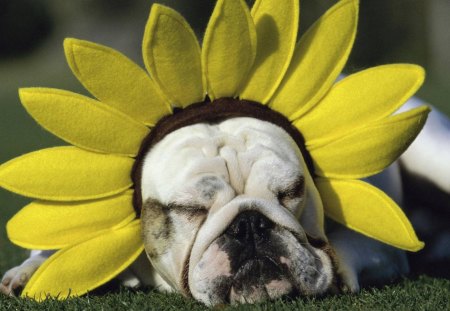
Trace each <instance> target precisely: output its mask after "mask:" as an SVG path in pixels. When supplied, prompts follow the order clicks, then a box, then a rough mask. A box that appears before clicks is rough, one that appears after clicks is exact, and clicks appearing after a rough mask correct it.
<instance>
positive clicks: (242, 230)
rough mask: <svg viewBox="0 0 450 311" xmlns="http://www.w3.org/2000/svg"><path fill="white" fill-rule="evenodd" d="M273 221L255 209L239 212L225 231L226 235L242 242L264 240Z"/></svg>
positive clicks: (248, 242)
mask: <svg viewBox="0 0 450 311" xmlns="http://www.w3.org/2000/svg"><path fill="white" fill-rule="evenodd" d="M273 227H274V223H273V222H272V221H271V220H269V219H268V218H267V217H266V216H264V215H263V214H261V213H259V212H256V211H245V212H242V213H240V214H239V215H238V216H236V218H235V219H234V220H233V222H232V223H231V224H230V226H229V227H228V229H227V231H226V232H225V233H226V234H227V235H228V236H230V237H232V238H233V239H235V240H238V241H239V242H241V243H244V244H250V243H254V242H256V241H260V240H265V239H266V238H267V237H268V234H269V230H270V229H272V228H273Z"/></svg>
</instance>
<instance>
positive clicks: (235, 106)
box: [131, 98, 313, 217]
mask: <svg viewBox="0 0 450 311" xmlns="http://www.w3.org/2000/svg"><path fill="white" fill-rule="evenodd" d="M238 117H250V118H255V119H259V120H262V121H267V122H270V123H273V124H275V125H277V126H279V127H281V128H282V129H284V130H285V131H286V132H287V133H288V134H289V135H290V136H291V137H292V139H293V140H294V141H295V143H296V144H297V146H298V147H299V149H300V151H301V153H302V155H303V158H304V160H305V163H306V165H307V167H308V169H309V171H310V172H311V173H312V172H313V165H312V159H311V157H310V155H309V153H308V152H307V150H306V147H305V141H304V139H303V136H302V135H301V133H300V132H299V131H298V130H297V129H296V128H295V127H294V126H293V125H292V124H291V122H290V121H289V120H288V119H287V118H286V117H285V116H283V115H282V114H281V113H279V112H276V111H274V110H271V109H270V108H269V107H267V106H264V105H262V104H260V103H257V102H253V101H248V100H239V99H233V98H220V99H216V100H214V101H213V102H210V101H209V100H206V101H204V102H201V103H196V104H192V105H190V106H188V107H186V108H184V109H180V108H175V109H174V113H173V114H172V115H168V116H165V117H164V118H162V119H161V120H159V121H158V123H157V124H156V125H155V127H154V128H153V129H152V130H151V132H150V134H149V135H148V136H147V137H146V138H145V139H144V141H143V142H142V145H141V148H140V150H139V153H138V155H137V157H136V161H135V163H134V165H133V169H132V172H131V178H132V180H133V183H134V194H133V206H134V209H135V211H136V215H137V216H138V217H140V214H141V209H142V194H141V178H142V167H143V162H144V159H145V156H146V155H147V154H148V153H149V152H150V150H151V149H152V148H153V146H155V145H156V144H157V143H158V142H160V141H161V140H162V139H163V138H164V137H165V136H166V135H168V134H170V133H172V132H174V131H176V130H178V129H180V128H182V127H185V126H189V125H194V124H197V123H207V124H217V123H220V122H222V121H224V120H227V119H231V118H238Z"/></svg>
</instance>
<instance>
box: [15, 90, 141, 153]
mask: <svg viewBox="0 0 450 311" xmlns="http://www.w3.org/2000/svg"><path fill="white" fill-rule="evenodd" d="M20 100H21V101H22V104H23V105H24V106H25V108H26V109H27V111H28V113H29V114H30V115H31V116H32V117H33V118H34V119H35V120H36V121H37V122H38V123H39V124H41V125H42V126H43V127H44V128H45V129H47V130H48V131H50V132H52V133H53V134H55V135H56V136H58V137H60V138H62V139H64V140H65V141H67V142H69V143H71V144H73V145H75V146H77V147H80V148H83V149H87V150H91V151H96V152H102V153H113V154H119V155H128V156H135V155H136V154H137V152H138V151H139V147H140V146H141V143H142V141H143V139H144V138H145V137H146V136H147V134H148V133H149V129H148V128H147V127H146V126H145V125H144V124H142V123H140V122H137V121H134V120H133V119H131V118H130V117H128V116H127V115H125V114H123V113H121V112H119V111H117V110H115V109H114V108H111V107H109V106H108V105H106V104H103V103H101V102H98V101H96V100H93V99H91V98H88V97H85V96H82V95H79V94H75V93H72V92H68V91H63V90H57V89H47V88H26V89H21V90H20Z"/></svg>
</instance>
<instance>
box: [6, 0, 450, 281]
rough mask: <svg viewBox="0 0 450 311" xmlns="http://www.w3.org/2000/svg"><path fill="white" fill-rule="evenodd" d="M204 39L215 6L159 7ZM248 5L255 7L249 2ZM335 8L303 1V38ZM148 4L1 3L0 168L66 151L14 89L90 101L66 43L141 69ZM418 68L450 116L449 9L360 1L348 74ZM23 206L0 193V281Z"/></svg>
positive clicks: (405, 0) (197, 2) (428, 96)
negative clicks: (99, 48) (10, 223)
mask: <svg viewBox="0 0 450 311" xmlns="http://www.w3.org/2000/svg"><path fill="white" fill-rule="evenodd" d="M157 2H159V3H163V4H166V5H169V6H170V7H172V8H175V9H176V10H178V11H179V12H180V13H181V14H182V15H183V16H185V17H186V19H187V20H188V21H189V22H190V24H191V25H192V27H193V28H194V30H195V31H196V32H197V34H198V36H199V38H201V37H202V35H203V32H204V29H205V26H206V23H207V20H208V18H209V15H210V12H211V10H212V8H213V6H214V3H215V1H214V0H189V1H181V0H178V1H177V0H160V1H157ZM248 2H249V4H251V3H252V1H248ZM336 2H337V1H336V0H302V3H301V23H300V32H301V33H303V32H304V31H305V30H306V29H307V28H308V26H310V25H311V24H312V23H313V22H314V21H315V20H316V19H317V18H318V17H319V16H320V15H322V14H323V13H324V11H325V10H326V9H327V8H329V7H330V6H331V5H333V4H334V3H336ZM152 3H153V1H151V0H70V1H69V0H0V163H3V162H5V161H7V160H9V159H11V158H13V157H16V156H18V155H21V154H23V153H27V152H29V151H33V150H37V149H41V148H44V147H49V146H55V145H61V144H64V143H63V142H62V141H60V140H58V139H57V138H55V137H53V136H52V135H51V134H49V133H47V132H45V131H44V130H43V129H41V128H40V127H39V126H38V125H37V124H36V123H35V122H34V121H33V120H32V119H31V118H30V117H29V116H28V115H27V114H26V112H25V110H24V109H23V108H22V106H21V104H20V102H19V100H18V95H17V89H18V88H19V87H29V86H44V87H54V88H62V89H67V90H72V91H75V92H79V93H82V94H87V93H86V91H85V90H84V89H83V88H82V86H81V85H80V83H79V82H78V81H77V80H76V79H75V77H74V76H73V75H72V74H71V72H70V69H69V67H68V66H67V64H66V61H65V58H64V51H63V46H62V42H63V39H64V38H65V37H75V38H79V39H85V40H90V41H94V42H97V43H100V44H104V45H107V46H110V47H112V48H115V49H117V50H119V51H121V52H123V53H124V54H125V55H127V56H129V57H130V58H131V59H133V60H134V61H135V62H137V63H138V64H141V65H142V60H141V56H140V51H141V49H140V43H141V38H142V36H143V31H144V25H145V22H146V19H147V17H148V14H149V9H150V6H151V4H152ZM395 62H402V63H405V62H407V63H416V64H419V65H421V66H423V67H425V69H426V71H427V79H426V82H425V85H424V86H423V87H422V89H421V90H420V91H419V93H418V96H420V97H421V98H423V99H425V100H426V101H428V102H429V103H432V104H433V105H435V106H437V107H439V108H440V109H441V110H442V111H444V112H445V113H447V114H448V115H450V1H449V0H377V1H374V0H361V11H360V22H359V31H358V35H357V39H356V43H355V47H354V49H353V52H352V54H351V56H350V59H349V62H348V64H347V66H346V69H345V71H346V72H347V73H352V72H354V71H358V70H361V69H364V68H367V67H370V66H374V65H380V64H387V63H395ZM27 202H28V200H27V199H25V198H21V197H19V196H16V195H13V194H10V193H8V192H6V191H4V190H2V189H0V273H1V274H2V273H3V272H4V271H5V270H6V269H7V268H9V267H10V266H11V265H12V264H18V263H19V261H20V260H22V259H23V258H24V256H26V253H25V251H22V250H19V249H18V248H16V247H14V246H12V245H11V244H10V243H9V242H8V241H7V238H6V232H5V223H6V221H7V220H8V219H9V218H10V217H11V216H12V215H13V214H14V213H15V212H17V211H18V210H19V209H20V207H21V206H23V205H24V204H26V203H27Z"/></svg>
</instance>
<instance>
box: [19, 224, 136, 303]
mask: <svg viewBox="0 0 450 311" xmlns="http://www.w3.org/2000/svg"><path fill="white" fill-rule="evenodd" d="M140 231H141V227H140V221H139V220H136V221H133V222H131V223H130V224H128V225H126V226H125V227H122V228H121V229H116V230H108V231H106V232H103V233H102V234H100V235H98V236H96V237H94V238H92V239H90V240H87V241H86V242H83V243H80V244H75V245H73V246H69V247H67V248H63V249H62V250H60V251H58V252H57V253H55V254H54V255H53V256H51V257H50V258H49V259H47V260H46V261H45V262H44V264H43V265H42V266H41V267H40V268H39V269H38V270H37V271H36V272H35V273H34V274H33V276H32V278H31V279H30V281H29V282H28V284H27V285H26V286H25V288H24V290H23V292H22V297H31V298H34V299H36V300H39V301H40V300H45V298H46V297H47V295H49V296H51V297H55V298H58V299H66V298H68V297H73V296H79V295H83V294H85V293H87V292H88V291H90V290H93V289H95V288H97V287H99V286H100V285H102V284H105V283H106V282H108V281H109V280H111V279H112V278H114V277H115V276H116V275H118V274H119V273H120V272H122V271H123V270H124V269H126V268H127V267H128V266H129V265H130V264H131V263H132V262H133V261H134V260H135V259H136V258H137V257H138V256H139V255H140V254H141V252H142V250H143V249H144V247H143V245H142V239H141V233H140Z"/></svg>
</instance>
